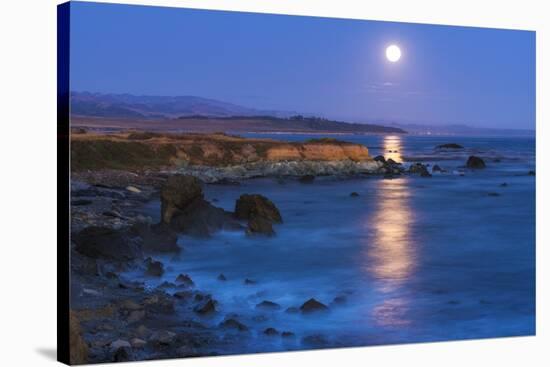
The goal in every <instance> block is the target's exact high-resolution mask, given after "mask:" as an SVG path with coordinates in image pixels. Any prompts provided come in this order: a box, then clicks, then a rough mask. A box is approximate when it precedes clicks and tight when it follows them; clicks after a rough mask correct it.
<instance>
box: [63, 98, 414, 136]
mask: <svg viewBox="0 0 550 367" xmlns="http://www.w3.org/2000/svg"><path fill="white" fill-rule="evenodd" d="M71 115H72V117H73V118H72V120H71V123H72V125H73V126H83V127H92V128H96V129H141V130H166V131H197V132H214V131H225V132H230V131H231V132H304V133H346V134H356V133H357V134H371V133H374V134H403V133H406V131H404V130H403V129H400V128H398V127H388V126H382V125H376V124H360V123H347V122H342V121H333V120H327V119H323V118H319V117H310V116H303V115H297V114H296V113H291V112H282V111H266V110H256V109H252V108H247V107H242V106H238V105H234V104H231V103H226V102H221V101H217V100H213V99H207V98H201V97H195V96H182V97H160V96H134V95H131V94H100V93H89V92H72V93H71Z"/></svg>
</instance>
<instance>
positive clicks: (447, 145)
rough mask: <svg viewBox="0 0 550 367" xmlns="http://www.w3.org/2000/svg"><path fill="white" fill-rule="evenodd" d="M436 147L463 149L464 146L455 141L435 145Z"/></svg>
mask: <svg viewBox="0 0 550 367" xmlns="http://www.w3.org/2000/svg"><path fill="white" fill-rule="evenodd" d="M435 148H436V149H464V147H463V146H462V145H460V144H456V143H447V144H441V145H438V146H436V147H435Z"/></svg>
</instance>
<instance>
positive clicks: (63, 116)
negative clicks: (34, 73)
mask: <svg viewBox="0 0 550 367" xmlns="http://www.w3.org/2000/svg"><path fill="white" fill-rule="evenodd" d="M70 9H71V4H70V2H65V3H62V4H59V5H57V360H58V361H59V362H62V363H65V364H70V362H71V361H70V343H69V329H70V325H69V312H70V296H69V294H70V251H69V249H70V246H69V244H70V242H69V241H70V239H69V236H70V214H69V200H70V174H69V159H70V155H69V151H70V148H69V144H70V139H69V137H70V136H69V135H70V127H69V124H70V121H69V118H70V117H69V116H70V115H69V114H70V111H69V108H70V101H69V98H70V93H69V91H70V79H69V73H70V70H69V61H70V60H69V59H70Z"/></svg>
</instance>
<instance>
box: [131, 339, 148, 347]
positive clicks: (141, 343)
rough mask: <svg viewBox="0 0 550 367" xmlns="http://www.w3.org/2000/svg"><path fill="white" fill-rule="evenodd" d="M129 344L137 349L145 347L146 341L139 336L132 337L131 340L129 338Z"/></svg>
mask: <svg viewBox="0 0 550 367" xmlns="http://www.w3.org/2000/svg"><path fill="white" fill-rule="evenodd" d="M130 344H131V345H132V347H133V348H138V349H139V348H143V347H145V346H146V345H147V342H146V341H145V340H143V339H140V338H133V339H132V340H130Z"/></svg>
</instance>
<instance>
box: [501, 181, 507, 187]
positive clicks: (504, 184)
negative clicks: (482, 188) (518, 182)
mask: <svg viewBox="0 0 550 367" xmlns="http://www.w3.org/2000/svg"><path fill="white" fill-rule="evenodd" d="M506 186H508V184H507V183H506V182H503V183H501V184H500V187H506Z"/></svg>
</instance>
